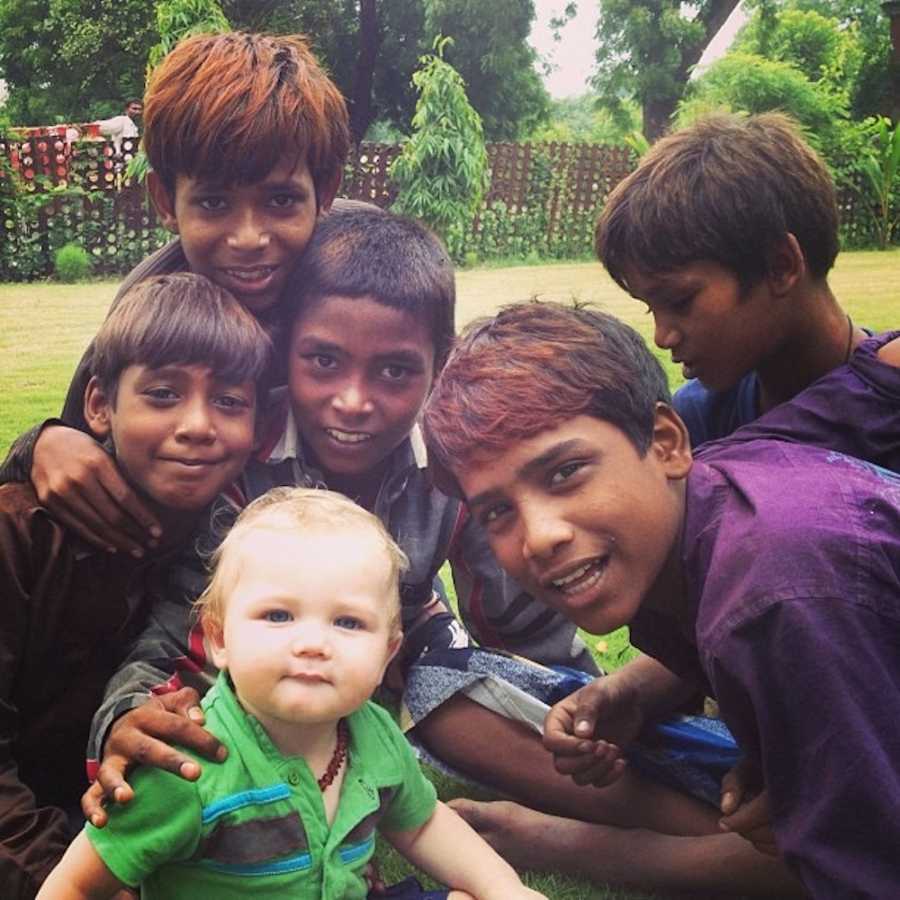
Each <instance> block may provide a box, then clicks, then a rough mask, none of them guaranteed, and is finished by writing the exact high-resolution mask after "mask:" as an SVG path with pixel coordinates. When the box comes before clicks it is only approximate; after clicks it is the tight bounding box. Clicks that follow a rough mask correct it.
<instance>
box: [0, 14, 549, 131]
mask: <svg viewBox="0 0 900 900" xmlns="http://www.w3.org/2000/svg"><path fill="white" fill-rule="evenodd" d="M212 6H216V4H215V3H206V2H204V0H164V2H157V3H150V2H147V0H0V75H2V76H3V77H4V78H6V80H7V81H8V82H9V84H10V87H11V92H12V99H11V104H12V105H11V107H10V109H11V112H12V115H13V121H14V122H17V123H21V124H31V123H34V124H39V123H44V122H50V121H54V120H55V119H60V120H68V121H71V120H75V121H84V120H89V119H92V118H97V117H98V116H100V115H106V114H112V113H118V112H120V111H121V101H122V99H123V98H125V97H127V96H130V95H138V96H139V95H140V94H141V93H142V92H143V86H144V74H145V72H144V66H145V62H146V60H147V53H148V51H149V50H150V48H151V47H154V46H156V47H158V48H160V49H164V43H165V41H164V40H163V43H162V44H161V43H160V39H161V36H162V34H163V33H176V32H179V28H178V27H177V26H178V21H179V19H185V20H190V21H191V22H197V21H201V20H204V21H206V22H207V23H208V24H210V25H211V26H212V29H213V30H219V29H220V26H219V25H217V24H216V22H217V20H218V16H222V18H223V19H225V20H227V21H228V22H230V23H231V25H232V26H233V27H234V28H236V29H249V30H262V31H271V32H275V33H281V34H287V33H294V32H302V33H304V34H306V35H308V36H309V38H310V40H311V42H312V44H313V47H314V49H315V51H316V53H317V55H318V56H319V58H320V59H321V60H322V61H323V63H324V64H325V65H326V67H327V68H328V70H329V72H330V73H331V75H332V77H333V78H334V79H335V81H336V83H337V85H338V87H339V88H340V89H341V92H342V93H343V94H344V96H345V97H346V98H347V100H348V103H349V106H350V112H351V124H352V127H353V134H354V136H355V137H356V139H357V140H359V139H361V138H362V137H363V135H364V134H365V132H366V130H367V128H368V127H369V125H370V124H371V123H372V122H375V121H383V122H387V123H390V124H392V125H394V126H396V127H399V128H400V129H402V130H403V131H404V132H408V130H409V123H410V120H411V118H412V116H413V112H414V110H415V105H416V92H415V89H414V87H413V85H412V82H411V79H412V73H413V72H414V71H415V68H416V65H417V64H418V59H419V56H420V55H421V54H423V53H426V52H427V51H428V50H429V49H430V47H431V46H432V43H433V41H434V38H435V36H436V35H437V34H446V35H448V36H451V37H453V38H454V40H455V44H454V46H453V48H452V50H448V51H447V52H448V54H449V56H448V61H450V62H451V63H452V64H453V65H454V67H455V68H456V69H457V70H458V71H459V72H460V73H461V74H462V76H463V78H464V79H465V80H466V83H467V84H468V86H469V97H470V101H471V102H472V105H473V106H474V107H475V108H476V109H477V110H478V111H479V112H480V113H481V115H482V117H483V120H484V123H485V131H486V133H487V134H488V136H489V137H490V138H492V139H504V138H511V137H516V136H519V135H521V134H524V133H527V132H528V131H529V130H530V129H531V128H533V127H534V126H535V124H536V123H538V122H540V121H542V120H543V119H544V118H545V117H546V113H547V108H548V103H549V98H548V96H547V93H546V91H545V89H544V87H543V84H542V83H541V81H540V78H539V77H538V75H537V73H536V72H535V70H534V63H535V53H534V51H533V50H532V49H531V48H530V46H529V45H528V43H527V37H528V34H529V31H530V29H531V24H532V22H533V20H534V0H493V2H491V3H484V2H483V0H290V2H284V0H221V8H220V11H219V13H218V15H216V14H215V13H214V14H213V15H212V18H208V17H207V16H206V15H205V14H204V11H205V10H206V11H208V10H209V8H210V7H212ZM157 11H158V12H159V17H160V21H159V22H158V21H157ZM163 19H165V20H166V22H165V23H164V22H163Z"/></svg>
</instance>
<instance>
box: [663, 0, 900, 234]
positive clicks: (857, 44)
mask: <svg viewBox="0 0 900 900" xmlns="http://www.w3.org/2000/svg"><path fill="white" fill-rule="evenodd" d="M807 5H808V4H807ZM818 5H819V6H820V7H824V5H825V4H818ZM735 48H736V49H734V50H732V51H731V52H729V53H728V54H726V55H725V56H724V57H722V58H721V59H719V60H717V61H716V62H715V63H714V64H713V65H712V66H710V68H709V69H708V70H707V71H706V72H705V73H704V74H703V75H702V76H700V77H699V78H698V79H696V80H695V81H694V82H692V83H691V85H690V88H689V90H688V93H687V96H686V98H685V99H684V100H683V102H682V103H681V105H680V107H679V111H678V123H679V124H680V125H681V124H686V123H687V122H689V121H692V120H693V119H694V118H696V117H697V116H698V115H700V114H702V113H704V112H707V111H709V110H711V109H728V110H731V111H736V112H747V113H758V112H766V111H769V110H781V111H784V112H787V113H789V114H790V115H791V116H793V117H794V118H795V119H796V120H797V121H798V122H799V123H800V125H801V126H802V127H803V128H804V130H805V133H806V136H807V138H808V140H809V141H810V143H811V144H812V145H813V146H814V147H816V149H817V150H818V151H819V152H820V153H821V154H822V156H823V157H824V158H825V161H826V162H827V163H828V165H829V167H830V169H831V171H832V174H833V175H834V178H835V181H836V183H837V185H838V187H839V189H841V190H842V191H844V192H845V194H846V196H848V197H855V198H856V200H857V202H858V203H859V204H860V206H861V208H862V209H866V208H868V209H870V210H871V211H872V218H871V220H870V221H869V222H868V224H867V225H865V226H863V227H860V223H859V222H857V223H856V226H857V227H856V229H855V231H854V232H853V233H852V234H849V233H848V234H845V235H844V237H845V240H847V241H853V242H854V243H856V244H857V245H859V244H861V243H865V242H867V241H869V240H872V239H875V238H877V239H878V240H879V241H886V240H890V230H888V231H887V235H888V237H886V238H885V237H884V234H885V226H884V223H885V222H888V223H889V222H890V221H891V220H890V218H889V212H890V209H891V203H892V201H891V187H890V185H889V186H888V187H887V188H885V187H884V181H883V177H882V176H883V175H884V173H885V172H889V171H890V166H889V165H887V162H886V161H889V160H890V154H889V153H888V152H887V151H886V150H885V149H884V146H883V144H884V134H883V128H882V125H881V124H879V120H878V119H877V118H875V117H871V116H870V117H865V118H858V117H857V116H856V115H855V110H854V98H856V97H857V96H858V85H859V81H860V78H861V77H863V73H864V72H865V71H866V58H865V52H864V49H863V37H862V35H861V32H860V28H859V27H857V25H856V24H852V23H851V24H848V23H845V22H841V21H840V20H839V19H837V18H829V17H827V16H824V15H822V14H821V13H820V12H819V11H817V10H812V9H800V8H799V5H798V4H790V5H787V4H782V3H777V2H775V0H765V2H761V3H759V4H758V5H757V9H756V11H755V12H754V15H753V18H752V19H751V21H750V22H749V23H748V25H747V27H746V28H745V29H744V31H743V33H742V34H741V35H740V36H739V38H738V40H737V41H736V42H735ZM879 148H880V149H879ZM873 160H877V162H874V161H873ZM876 172H880V173H881V175H879V176H878V177H875V174H874V173H876ZM879 178H881V179H882V180H881V181H879V180H878V179H879ZM893 178H894V176H892V178H891V181H892V182H893ZM879 185H880V186H879ZM885 198H887V199H885ZM885 204H886V205H885Z"/></svg>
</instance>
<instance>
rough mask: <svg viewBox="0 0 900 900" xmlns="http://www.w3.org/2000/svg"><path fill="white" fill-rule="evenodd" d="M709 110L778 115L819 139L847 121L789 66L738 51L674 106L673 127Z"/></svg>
mask: <svg viewBox="0 0 900 900" xmlns="http://www.w3.org/2000/svg"><path fill="white" fill-rule="evenodd" d="M713 109H729V110H732V111H735V112H747V113H761V112H769V111H771V110H775V109H777V110H781V111H782V112H786V113H788V114H790V115H791V116H793V117H794V118H795V119H796V120H797V121H798V122H800V124H801V125H803V126H804V128H805V129H806V130H807V131H808V132H809V133H811V134H812V135H815V136H818V137H819V139H824V138H826V137H827V136H828V135H829V134H830V132H831V131H832V130H833V129H834V128H836V127H838V124H839V122H841V121H843V120H844V119H845V118H846V115H845V114H846V108H844V107H841V106H839V105H836V103H835V99H834V97H833V96H832V95H831V93H830V92H829V91H827V90H825V89H824V88H823V87H822V86H821V85H818V84H816V83H815V82H812V81H810V80H809V79H808V78H807V77H806V76H805V75H804V74H803V73H802V72H800V71H799V70H798V69H797V68H795V67H794V66H792V65H791V64H790V63H787V62H779V61H776V60H770V59H765V58H763V57H761V56H757V55H755V54H751V53H741V52H733V53H728V54H727V55H726V56H723V57H722V58H721V59H719V60H717V61H716V62H715V63H713V65H711V66H710V67H709V69H708V70H707V71H706V72H705V73H704V74H703V75H702V76H701V77H700V78H699V79H697V81H696V83H695V84H694V85H692V86H691V90H690V95H689V97H688V98H686V99H685V101H684V102H683V103H682V104H681V106H680V107H679V112H678V120H677V121H678V124H679V125H685V124H687V123H688V122H690V121H693V120H694V119H695V118H697V116H698V115H702V114H703V113H705V112H709V111H710V110H713Z"/></svg>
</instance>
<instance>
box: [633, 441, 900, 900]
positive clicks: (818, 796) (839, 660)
mask: <svg viewBox="0 0 900 900" xmlns="http://www.w3.org/2000/svg"><path fill="white" fill-rule="evenodd" d="M682 560H683V565H684V571H685V576H686V583H687V586H688V607H689V609H688V612H687V613H685V614H684V615H683V616H682V618H681V619H680V620H679V621H675V620H674V619H672V618H669V617H668V616H666V615H664V614H662V613H658V612H652V611H650V610H641V612H640V613H639V615H638V617H637V619H636V620H635V622H634V623H633V627H632V640H633V641H634V643H636V644H637V645H638V646H639V647H640V648H641V649H642V650H644V651H645V652H647V653H649V654H650V655H652V656H655V657H656V658H658V659H659V660H660V661H661V662H662V663H663V664H665V665H667V666H669V667H670V668H671V669H673V670H674V671H676V672H679V673H681V674H686V675H695V676H700V677H701V678H702V679H703V680H704V681H706V683H707V684H708V685H709V687H710V689H711V692H712V694H713V695H714V696H715V697H716V698H717V700H718V701H719V705H720V709H721V712H722V717H723V718H724V719H725V721H726V723H727V724H728V726H729V728H730V729H731V731H732V733H733V734H734V736H735V738H736V739H737V741H738V744H739V745H740V747H741V749H742V751H743V752H744V753H745V754H746V755H747V756H748V757H750V758H751V759H753V760H756V761H757V762H758V763H759V764H760V765H761V767H762V771H763V775H764V778H765V783H766V786H767V788H768V790H769V797H770V805H771V811H772V817H773V821H774V828H775V833H776V837H777V839H778V845H779V847H780V849H781V851H782V853H783V854H784V857H785V860H786V861H787V862H788V864H789V865H790V866H791V867H792V868H793V869H794V870H795V871H796V872H797V873H798V874H799V876H800V877H801V879H802V880H803V883H804V885H805V886H806V888H807V889H808V890H809V891H811V892H812V893H813V895H814V896H817V897H834V896H842V897H844V896H854V897H878V898H886V897H892V896H895V895H896V892H897V888H898V885H900V852H898V848H900V817H898V816H897V815H896V811H897V810H898V809H900V477H898V476H896V475H894V474H893V473H890V472H887V471H885V470H883V469H879V468H877V467H876V466H872V465H870V464H868V463H864V462H860V461H859V460H856V459H852V458H850V457H846V456H843V455H841V454H838V453H834V452H832V451H828V450H822V449H819V448H815V447H809V446H805V445H797V444H791V443H786V442H782V441H763V440H760V441H755V442H749V441H747V440H738V441H721V442H717V443H715V444H710V445H708V446H707V447H705V448H704V449H703V451H702V452H701V453H699V454H698V459H697V461H696V463H695V465H694V467H693V469H692V471H691V473H690V475H689V477H688V481H687V492H686V512H685V523H684V530H683V534H682Z"/></svg>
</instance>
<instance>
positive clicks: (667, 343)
mask: <svg viewBox="0 0 900 900" xmlns="http://www.w3.org/2000/svg"><path fill="white" fill-rule="evenodd" d="M653 326H654V327H653V342H654V343H655V344H656V346H657V347H659V349H660V350H672V349H674V348H675V347H677V346H678V342H679V341H680V340H681V332H680V331H679V330H678V328H677V327H676V326H675V324H674V323H673V322H672V321H671V320H670V319H669V318H668V316H664V315H661V314H660V313H654V314H653Z"/></svg>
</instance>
